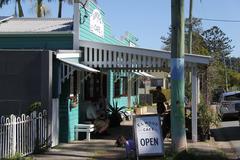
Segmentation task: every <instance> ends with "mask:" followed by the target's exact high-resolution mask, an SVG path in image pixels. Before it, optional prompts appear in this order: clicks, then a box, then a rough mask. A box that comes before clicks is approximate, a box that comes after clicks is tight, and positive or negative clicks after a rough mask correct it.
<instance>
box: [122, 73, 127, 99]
mask: <svg viewBox="0 0 240 160" xmlns="http://www.w3.org/2000/svg"><path fill="white" fill-rule="evenodd" d="M122 84H123V85H122V95H123V96H127V93H128V79H127V77H123V78H122Z"/></svg>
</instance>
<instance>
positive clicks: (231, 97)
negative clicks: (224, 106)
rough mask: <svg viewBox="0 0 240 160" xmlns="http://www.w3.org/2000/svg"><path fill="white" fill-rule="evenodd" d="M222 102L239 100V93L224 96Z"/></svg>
mask: <svg viewBox="0 0 240 160" xmlns="http://www.w3.org/2000/svg"><path fill="white" fill-rule="evenodd" d="M224 100H225V101H239V100H240V93H236V94H233V95H228V96H225V97H224Z"/></svg>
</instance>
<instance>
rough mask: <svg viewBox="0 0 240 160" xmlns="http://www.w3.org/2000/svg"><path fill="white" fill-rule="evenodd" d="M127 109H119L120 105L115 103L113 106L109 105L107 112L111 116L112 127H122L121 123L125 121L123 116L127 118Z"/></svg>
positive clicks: (123, 107)
mask: <svg viewBox="0 0 240 160" xmlns="http://www.w3.org/2000/svg"><path fill="white" fill-rule="evenodd" d="M125 109H126V107H125V106H122V107H118V103H117V102H114V101H113V105H111V104H109V106H108V109H107V112H108V114H109V119H110V126H112V127H118V126H120V123H121V122H122V121H123V119H122V115H123V116H125V117H127V115H126V111H125Z"/></svg>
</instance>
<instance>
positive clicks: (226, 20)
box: [200, 18, 240, 23]
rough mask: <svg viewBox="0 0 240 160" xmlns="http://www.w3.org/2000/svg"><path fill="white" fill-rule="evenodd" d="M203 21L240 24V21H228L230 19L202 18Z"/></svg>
mask: <svg viewBox="0 0 240 160" xmlns="http://www.w3.org/2000/svg"><path fill="white" fill-rule="evenodd" d="M200 19H201V20H203V21H215V22H230V23H240V20H228V19H209V18H200Z"/></svg>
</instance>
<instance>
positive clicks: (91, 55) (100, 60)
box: [58, 40, 211, 141]
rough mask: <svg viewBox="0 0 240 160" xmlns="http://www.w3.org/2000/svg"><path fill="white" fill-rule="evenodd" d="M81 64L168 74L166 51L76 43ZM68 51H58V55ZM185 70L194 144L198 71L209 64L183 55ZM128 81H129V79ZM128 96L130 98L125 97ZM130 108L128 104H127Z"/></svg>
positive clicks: (192, 56)
mask: <svg viewBox="0 0 240 160" xmlns="http://www.w3.org/2000/svg"><path fill="white" fill-rule="evenodd" d="M79 44H80V46H79V47H80V51H81V52H79V54H80V58H79V59H78V60H79V61H80V62H81V64H84V65H86V66H88V67H92V68H99V69H101V70H109V69H111V70H113V71H114V70H117V71H119V70H123V71H129V72H139V71H140V72H141V71H142V72H147V71H168V72H170V70H171V65H170V60H171V53H170V52H168V51H160V50H150V49H143V48H133V47H127V46H117V45H110V44H105V43H97V42H89V41H82V40H81V41H79ZM70 52H71V51H64V50H62V51H58V54H62V53H70ZM184 59H185V70H188V71H191V72H192V139H193V141H197V104H198V96H199V83H198V82H199V78H198V74H197V73H198V68H199V67H200V66H207V65H208V64H209V63H210V59H211V58H210V57H209V56H202V55H196V54H185V57H184ZM130 81H131V79H130ZM129 95H130V94H129ZM129 104H130V103H129Z"/></svg>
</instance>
